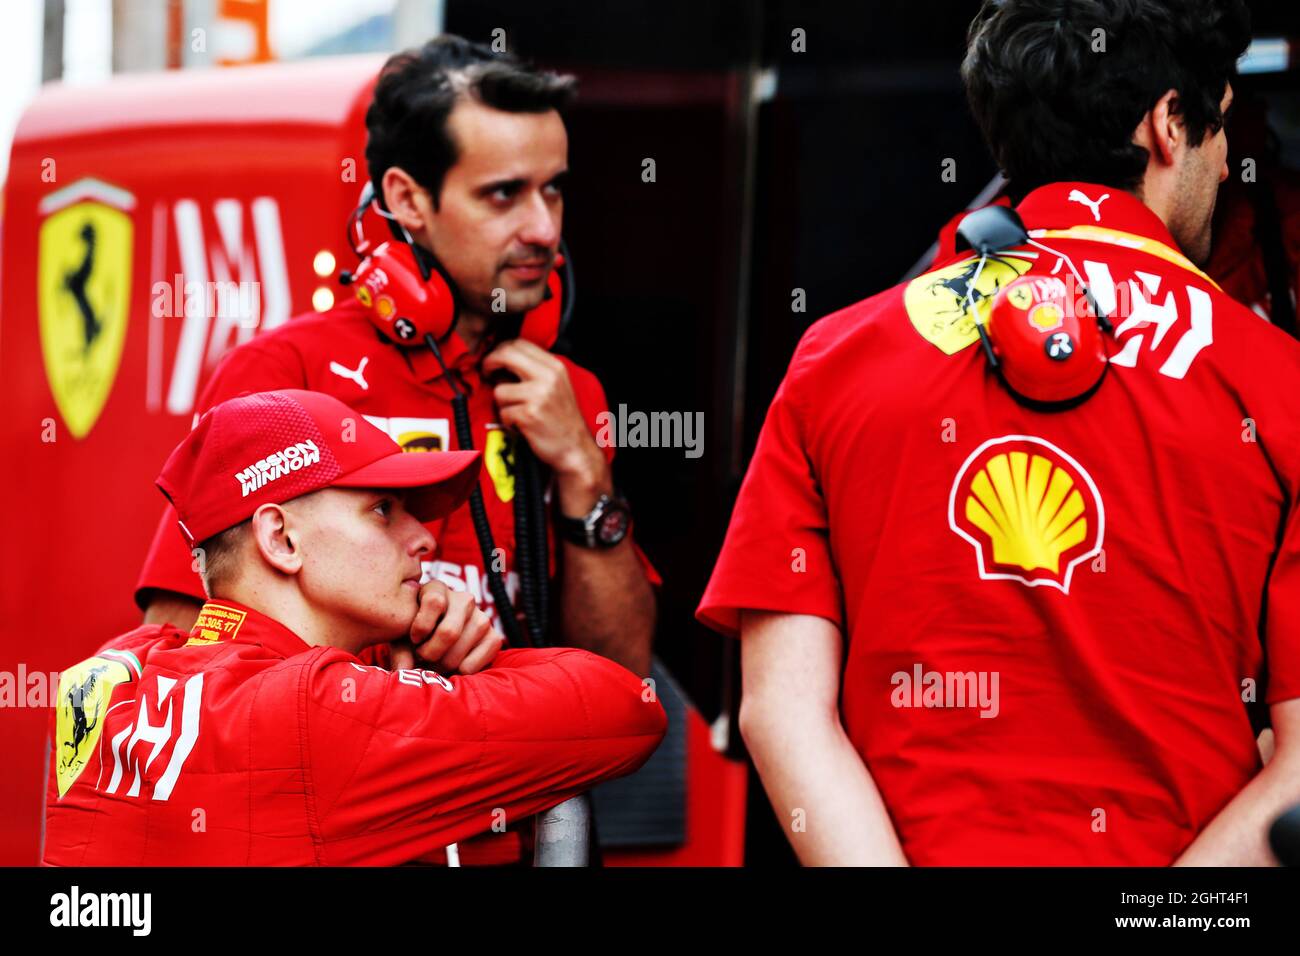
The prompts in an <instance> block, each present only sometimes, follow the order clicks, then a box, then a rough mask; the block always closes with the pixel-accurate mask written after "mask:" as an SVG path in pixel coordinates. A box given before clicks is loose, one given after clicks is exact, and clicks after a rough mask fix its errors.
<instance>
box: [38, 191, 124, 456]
mask: <svg viewBox="0 0 1300 956" xmlns="http://www.w3.org/2000/svg"><path fill="white" fill-rule="evenodd" d="M134 207H135V199H134V197H133V196H131V194H130V193H128V192H126V191H125V190H122V189H118V188H117V187H115V186H110V185H108V184H107V183H101V182H99V181H98V180H95V179H82V180H79V181H78V182H76V183H73V184H72V185H71V186H68V187H66V188H64V189H60V190H58V191H56V192H53V193H51V194H49V195H48V196H46V197H45V198H44V199H43V200H41V203H40V206H39V211H40V212H41V213H42V214H43V215H45V217H46V218H45V221H44V222H42V223H41V228H40V238H39V240H38V266H37V300H36V306H37V312H38V314H39V321H40V335H41V355H42V357H43V358H44V361H45V377H46V379H47V380H48V381H49V383H50V392H51V393H52V394H53V395H54V403H55V405H56V406H57V407H58V409H59V414H60V415H62V416H63V421H64V422H65V423H66V425H67V426H68V430H69V431H70V432H71V433H72V436H73V437H74V438H85V437H86V435H87V434H89V433H90V430H91V429H92V428H93V427H94V425H95V422H96V421H97V420H98V418H99V413H100V412H101V411H102V410H103V408H104V403H105V402H106V401H107V400H108V396H109V393H110V392H111V391H112V390H113V380H114V378H116V376H117V368H118V363H119V361H120V360H121V358H122V344H123V342H124V341H125V340H126V325H127V317H128V309H129V306H130V301H131V259H132V243H133V239H134V235H133V233H134V229H133V226H132V223H131V217H130V216H129V215H127V213H128V212H129V211H130V210H131V209H133V208H134Z"/></svg>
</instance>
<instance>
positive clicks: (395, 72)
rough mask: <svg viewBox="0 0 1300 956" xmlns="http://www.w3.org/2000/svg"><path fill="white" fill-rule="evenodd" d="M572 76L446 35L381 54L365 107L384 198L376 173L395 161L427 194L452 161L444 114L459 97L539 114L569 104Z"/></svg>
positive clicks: (370, 157) (369, 160) (373, 166)
mask: <svg viewBox="0 0 1300 956" xmlns="http://www.w3.org/2000/svg"><path fill="white" fill-rule="evenodd" d="M576 87H577V80H575V79H574V78H573V77H572V76H561V75H559V74H556V73H548V72H540V71H538V70H536V69H534V68H533V67H532V66H531V65H529V64H527V63H524V62H523V61H522V60H519V59H518V58H516V57H514V56H512V55H511V54H508V53H494V52H493V51H492V50H491V49H490V48H489V47H487V46H484V45H483V44H481V43H470V42H469V41H468V40H466V39H464V38H462V37H458V36H451V35H444V36H439V37H435V38H434V39H432V40H430V41H429V42H427V43H426V44H424V46H422V47H417V48H414V49H410V50H403V51H402V52H401V53H395V54H394V55H393V56H391V57H389V58H388V61H387V62H386V63H385V64H384V66H383V69H381V70H380V71H379V80H378V82H377V83H376V84H375V93H374V98H373V99H372V100H371V103H370V108H369V109H367V110H366V130H367V132H368V133H369V136H368V138H367V140H366V166H367V167H368V169H369V171H370V181H371V183H372V184H373V185H374V188H375V195H376V196H377V197H378V198H379V200H380V202H383V196H384V190H383V178H384V173H386V172H387V171H388V170H389V168H390V167H393V166H400V167H401V168H402V169H404V170H406V171H407V172H408V173H410V174H411V176H412V178H414V179H415V181H416V182H418V183H419V184H420V185H421V186H423V187H424V188H426V189H428V190H429V192H430V193H431V194H432V195H433V204H434V207H435V208H437V205H438V199H439V196H440V195H441V193H442V182H443V178H444V177H445V176H446V175H447V170H449V169H451V167H452V166H454V165H455V164H456V160H457V158H458V153H457V147H456V142H455V140H454V139H453V138H452V136H451V133H450V132H449V131H448V129H447V117H448V116H449V115H451V111H452V109H453V107H455V105H456V103H457V101H458V100H459V99H460V98H461V97H463V96H472V97H474V98H475V99H476V100H478V101H479V102H481V103H483V104H484V105H485V106H490V107H492V108H493V109H498V110H505V111H506V112H510V113H545V112H546V111H548V110H558V111H560V112H563V111H564V109H565V108H566V107H567V106H568V105H569V103H570V102H572V100H573V97H574V94H575V91H576Z"/></svg>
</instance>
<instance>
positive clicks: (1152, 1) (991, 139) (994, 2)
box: [961, 0, 1250, 198]
mask: <svg viewBox="0 0 1300 956" xmlns="http://www.w3.org/2000/svg"><path fill="white" fill-rule="evenodd" d="M1097 30H1102V31H1104V34H1098V33H1097V32H1096V31H1097ZM1098 40H1101V41H1103V42H1104V44H1105V49H1104V52H1094V46H1099V45H1100V43H1099V42H1098ZM1249 42H1250V19H1249V14H1248V13H1247V11H1246V8H1245V6H1244V4H1243V3H1242V0H984V5H983V6H982V7H981V8H980V11H979V13H978V14H977V15H976V17H975V19H974V21H972V23H971V25H970V32H969V34H968V37H967V49H966V59H965V61H964V62H963V63H962V67H961V75H962V80H963V81H964V82H965V84H966V93H967V96H968V98H969V100H970V106H971V110H972V112H973V113H974V114H975V119H976V121H977V122H978V123H979V125H980V129H981V130H982V131H983V133H984V139H985V140H986V141H987V143H988V144H989V148H990V149H991V150H992V152H993V157H994V159H995V160H996V161H997V163H998V165H999V166H1000V167H1001V168H1002V171H1003V173H1004V174H1005V175H1006V177H1007V179H1008V180H1009V181H1010V192H1011V193H1012V195H1013V196H1014V197H1016V198H1019V197H1021V196H1023V195H1024V194H1025V193H1027V192H1029V191H1030V190H1032V189H1034V188H1036V187H1038V186H1041V185H1043V184H1044V183H1049V182H1060V181H1068V180H1080V181H1085V182H1094V183H1101V184H1103V185H1107V186H1114V187H1117V188H1119V189H1126V190H1136V189H1138V188H1139V187H1140V184H1141V182H1142V177H1143V174H1144V173H1145V171H1146V166H1147V151H1146V150H1145V149H1144V148H1142V147H1141V146H1138V145H1136V144H1135V143H1133V131H1134V130H1135V129H1136V128H1137V125H1138V122H1139V121H1140V120H1141V119H1142V116H1143V115H1144V114H1145V113H1146V112H1147V111H1148V110H1149V109H1151V107H1152V106H1154V105H1155V104H1156V103H1157V102H1158V101H1159V99H1160V97H1162V96H1163V95H1164V94H1165V93H1166V92H1167V91H1168V90H1170V89H1172V90H1175V91H1176V92H1177V103H1176V109H1177V111H1178V113H1179V114H1180V115H1181V116H1182V118H1183V121H1184V123H1185V124H1186V127H1187V131H1188V135H1189V142H1190V145H1192V146H1199V145H1200V144H1201V142H1202V141H1203V139H1204V137H1205V134H1206V133H1207V132H1209V133H1211V134H1214V133H1217V132H1218V131H1219V129H1220V127H1222V125H1223V121H1224V118H1223V115H1222V113H1221V112H1220V110H1219V104H1220V102H1221V101H1222V99H1223V94H1224V91H1225V90H1226V88H1227V84H1228V82H1229V81H1230V80H1231V79H1232V77H1233V76H1234V75H1235V72H1236V62H1237V59H1238V57H1240V56H1241V54H1242V53H1243V52H1244V51H1245V49H1246V46H1247V45H1248V44H1249Z"/></svg>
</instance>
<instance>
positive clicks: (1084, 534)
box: [948, 435, 1106, 594]
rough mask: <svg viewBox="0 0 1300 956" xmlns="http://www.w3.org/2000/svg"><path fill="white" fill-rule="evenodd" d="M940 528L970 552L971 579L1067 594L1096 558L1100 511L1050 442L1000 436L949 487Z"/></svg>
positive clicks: (1083, 474) (1094, 494) (1073, 464)
mask: <svg viewBox="0 0 1300 956" xmlns="http://www.w3.org/2000/svg"><path fill="white" fill-rule="evenodd" d="M948 523H949V525H950V526H951V527H952V530H953V531H955V532H956V533H957V534H958V535H960V536H961V537H962V538H965V539H966V540H967V541H969V542H970V543H971V544H972V545H974V547H975V554H976V559H977V561H978V565H979V576H980V577H981V578H983V579H984V580H986V581H1020V582H1021V583H1022V584H1025V585H1028V586H1029V587H1036V586H1038V585H1043V584H1045V585H1048V586H1049V587H1055V588H1059V589H1060V590H1061V591H1064V592H1065V593H1067V594H1068V593H1069V592H1070V577H1071V575H1072V574H1073V573H1074V568H1075V566H1076V565H1078V564H1079V563H1080V562H1082V561H1086V560H1088V559H1089V558H1091V557H1093V556H1095V555H1096V554H1098V553H1100V551H1101V544H1102V538H1103V536H1104V535H1105V530H1106V512H1105V508H1104V507H1103V505H1102V500H1101V495H1100V493H1098V491H1097V486H1096V484H1095V483H1094V482H1093V480H1092V476H1091V475H1089V474H1088V472H1087V471H1086V470H1085V469H1084V467H1083V466H1082V465H1080V464H1079V463H1078V462H1077V461H1075V460H1074V459H1073V458H1072V457H1070V456H1069V455H1067V454H1066V453H1065V452H1063V451H1062V450H1061V449H1059V448H1057V447H1056V446H1055V445H1053V444H1052V443H1051V442H1049V441H1046V440H1044V439H1042V438H1035V437H1033V436H1030V435H1007V436H1004V437H1002V438H993V439H990V440H989V441H986V442H985V443H984V444H982V445H980V446H979V448H977V449H975V451H974V452H973V453H972V454H971V455H970V457H969V458H967V459H966V461H965V463H964V464H963V465H962V466H961V469H960V470H959V471H958V472H957V477H956V478H955V479H954V480H953V484H952V492H951V493H950V494H949V497H948Z"/></svg>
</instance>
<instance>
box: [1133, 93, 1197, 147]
mask: <svg viewBox="0 0 1300 956" xmlns="http://www.w3.org/2000/svg"><path fill="white" fill-rule="evenodd" d="M1133 142H1135V143H1137V144H1138V145H1139V146H1142V147H1145V148H1146V151H1147V152H1148V153H1150V154H1151V158H1152V159H1154V160H1156V161H1157V162H1158V163H1160V164H1161V165H1162V166H1172V165H1173V164H1174V159H1175V157H1176V155H1177V153H1178V151H1179V149H1181V148H1183V147H1185V146H1186V145H1187V127H1186V126H1185V125H1184V123H1183V116H1182V113H1181V112H1180V111H1179V109H1178V93H1177V91H1175V90H1166V91H1165V94H1164V95H1163V96H1162V97H1160V99H1158V100H1156V103H1155V105H1154V106H1152V107H1151V109H1150V111H1149V112H1148V113H1147V114H1146V115H1145V116H1143V117H1142V120H1141V122H1139V123H1138V126H1137V129H1136V130H1135V131H1134V133H1133Z"/></svg>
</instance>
